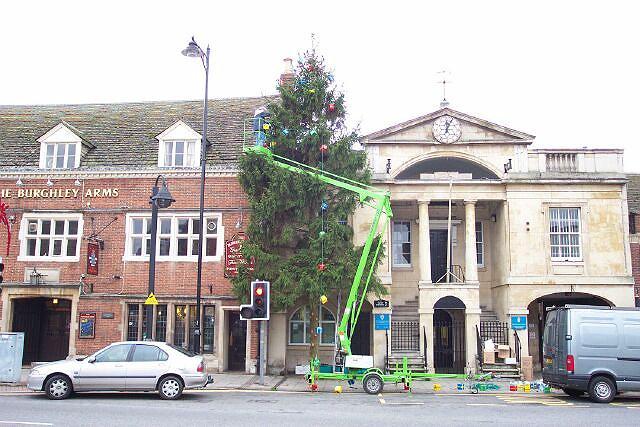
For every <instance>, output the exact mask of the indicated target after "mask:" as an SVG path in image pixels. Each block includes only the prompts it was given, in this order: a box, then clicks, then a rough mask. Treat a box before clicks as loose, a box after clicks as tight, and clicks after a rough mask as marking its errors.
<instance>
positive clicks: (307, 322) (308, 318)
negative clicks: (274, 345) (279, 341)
mask: <svg viewBox="0 0 640 427" xmlns="http://www.w3.org/2000/svg"><path fill="white" fill-rule="evenodd" d="M300 310H303V311H304V315H303V320H293V316H295V315H296V314H297V313H298V312H299V311H300ZM323 310H326V311H327V312H328V313H329V314H331V316H333V320H325V319H324V316H323ZM292 322H296V323H300V324H302V341H303V342H292V341H291V335H292V334H291V323H292ZM331 323H333V324H334V328H333V331H334V334H333V342H323V341H322V334H321V335H320V345H321V346H334V345H335V339H336V337H335V336H336V333H337V330H338V329H337V328H338V322H337V320H336V316H335V314H334V313H333V312H332V311H331V310H329V308H327V307H326V306H323V305H318V326H320V327H322V328H323V330H324V325H326V324H331ZM310 324H311V316H310V311H309V306H308V305H303V306H300V307H298V308H297V309H296V310H294V311H293V313H291V316H289V321H288V322H287V335H288V339H287V342H288V343H289V345H294V346H308V345H310V344H311V339H310V338H311V337H310V336H307V325H310ZM309 333H311V327H310V326H309Z"/></svg>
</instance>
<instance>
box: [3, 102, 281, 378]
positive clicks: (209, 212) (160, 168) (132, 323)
mask: <svg viewBox="0 0 640 427" xmlns="http://www.w3.org/2000/svg"><path fill="white" fill-rule="evenodd" d="M268 102H269V99H268V98H234V99H218V100H212V101H211V104H210V105H211V108H210V109H209V117H208V123H209V131H208V135H207V139H208V144H209V147H208V149H207V172H206V187H205V205H204V220H205V222H206V225H205V228H204V238H203V241H204V243H203V244H200V242H199V239H198V230H199V191H200V187H199V186H200V153H201V149H200V144H201V140H202V138H201V134H200V133H199V132H200V131H199V130H200V129H201V128H202V102H200V101H193V102H190V101H186V102H148V103H125V104H91V105H55V106H54V105H52V106H0V152H2V155H1V156H0V198H1V202H2V203H4V204H6V206H7V208H6V217H7V220H8V224H9V226H10V227H9V229H10V237H11V239H10V244H9V245H8V247H7V238H8V234H9V233H8V231H9V230H7V228H5V227H4V226H3V225H1V224H0V248H1V254H0V255H1V256H2V258H3V262H4V264H5V270H4V273H3V279H4V280H3V282H2V283H1V284H0V290H1V293H0V331H22V332H24V333H25V347H24V358H23V362H24V364H30V363H31V362H36V361H37V362H40V361H51V360H58V359H63V358H66V357H69V356H74V355H87V354H91V353H92V352H94V351H96V350H98V349H100V348H102V347H104V346H106V345H107V344H109V343H111V342H114V341H121V340H139V339H143V338H148V334H150V335H151V338H153V339H155V340H159V341H167V342H170V343H173V344H175V345H179V346H182V347H184V348H191V344H192V341H191V340H193V339H194V338H193V337H194V321H195V316H196V314H195V313H196V310H195V303H196V274H197V273H196V272H197V257H198V251H199V250H200V248H203V250H204V251H205V252H204V253H203V276H202V305H201V319H200V324H201V336H200V339H201V342H200V348H201V351H202V352H203V353H204V354H205V357H206V360H207V367H208V370H209V371H214V372H215V371H226V370H240V371H247V372H254V371H255V363H256V351H257V339H256V336H255V325H252V324H251V322H249V324H248V326H247V322H245V321H240V319H239V302H238V301H237V300H236V299H235V297H234V295H233V292H232V287H231V283H230V282H229V280H228V278H227V277H225V276H228V275H229V274H233V265H228V266H227V267H229V268H227V269H225V247H231V248H233V247H235V246H234V245H233V242H234V241H235V240H238V239H239V238H241V237H242V231H243V229H244V227H245V226H246V224H247V220H248V215H249V211H248V202H247V199H246V197H245V195H244V193H243V191H242V189H241V187H240V184H239V183H238V180H237V161H238V156H239V155H240V153H241V150H242V141H243V120H245V119H246V118H250V117H252V116H253V113H254V111H255V110H256V109H257V108H259V107H261V106H264V105H265V104H266V103H268ZM159 175H163V176H164V177H165V179H166V182H167V185H168V188H169V190H170V192H171V194H172V196H173V198H174V199H175V200H176V201H175V202H174V203H173V204H172V205H171V206H170V207H169V208H166V209H160V210H159V216H158V243H157V247H158V248H157V257H156V282H155V296H156V298H157V300H158V305H155V306H153V318H152V319H147V318H146V317H147V316H146V310H145V309H144V308H145V305H144V302H145V300H146V298H147V296H148V295H147V289H148V288H147V286H148V269H149V253H150V250H149V247H150V227H151V208H150V204H149V197H150V196H151V191H152V187H153V186H154V182H155V181H156V178H157V177H158V176H159ZM7 249H8V253H7V252H6V251H7ZM234 256H235V258H234V257H231V259H230V260H231V261H234V260H235V261H237V259H236V258H237V254H236V255H234ZM148 324H150V325H151V328H150V330H148V328H147V325H148ZM247 330H249V331H252V332H251V333H248V332H247Z"/></svg>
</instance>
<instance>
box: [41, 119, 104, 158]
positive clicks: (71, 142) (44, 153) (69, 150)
mask: <svg viewBox="0 0 640 427" xmlns="http://www.w3.org/2000/svg"><path fill="white" fill-rule="evenodd" d="M38 142H39V143H40V168H41V169H75V168H77V167H79V166H80V156H81V155H82V147H83V144H84V146H86V147H87V148H92V147H93V144H91V143H90V142H89V141H87V140H86V139H84V138H83V136H82V134H81V133H80V131H78V130H77V129H75V128H74V127H73V126H71V125H70V124H68V123H66V122H61V123H59V124H58V125H56V126H55V127H53V128H52V129H51V130H50V131H49V132H47V133H45V134H44V135H42V136H41V137H40V138H38Z"/></svg>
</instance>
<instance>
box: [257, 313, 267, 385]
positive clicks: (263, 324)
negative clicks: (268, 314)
mask: <svg viewBox="0 0 640 427" xmlns="http://www.w3.org/2000/svg"><path fill="white" fill-rule="evenodd" d="M266 329H267V320H260V355H259V356H258V357H259V358H260V359H259V360H260V383H259V384H260V385H264V372H265V370H266V366H267V346H266V337H265V335H266V332H267V331H266Z"/></svg>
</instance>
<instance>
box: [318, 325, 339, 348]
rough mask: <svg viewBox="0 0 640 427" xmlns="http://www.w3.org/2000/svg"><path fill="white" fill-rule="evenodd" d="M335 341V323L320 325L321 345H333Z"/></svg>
mask: <svg viewBox="0 0 640 427" xmlns="http://www.w3.org/2000/svg"><path fill="white" fill-rule="evenodd" d="M335 341H336V324H335V322H324V323H322V335H321V336H320V342H321V343H322V344H334V343H335Z"/></svg>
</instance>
